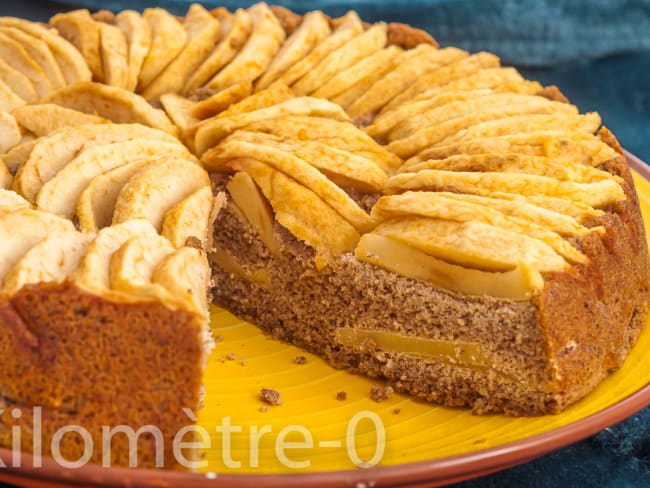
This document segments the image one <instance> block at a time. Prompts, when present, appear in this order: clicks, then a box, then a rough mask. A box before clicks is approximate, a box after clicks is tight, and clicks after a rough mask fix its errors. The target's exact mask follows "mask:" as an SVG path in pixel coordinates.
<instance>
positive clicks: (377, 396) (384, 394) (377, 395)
mask: <svg viewBox="0 0 650 488" xmlns="http://www.w3.org/2000/svg"><path fill="white" fill-rule="evenodd" d="M393 391H394V390H393V387H392V386H384V387H381V386H379V385H372V386H371V387H370V398H371V399H373V400H374V401H376V402H378V403H380V402H383V401H384V400H388V399H389V398H390V397H391V395H392V394H393Z"/></svg>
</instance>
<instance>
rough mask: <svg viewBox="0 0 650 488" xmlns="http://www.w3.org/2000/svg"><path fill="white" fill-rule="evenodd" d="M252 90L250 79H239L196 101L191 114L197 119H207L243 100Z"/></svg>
mask: <svg viewBox="0 0 650 488" xmlns="http://www.w3.org/2000/svg"><path fill="white" fill-rule="evenodd" d="M252 90H253V83H252V82H251V81H250V80H246V81H240V82H239V83H235V84H233V85H230V86H229V87H228V88H226V89H224V90H221V91H218V92H217V93H215V94H214V95H211V96H209V97H208V98H206V99H205V100H201V101H200V102H196V104H195V105H194V107H193V108H192V111H191V114H192V115H193V116H194V117H196V118H198V119H201V120H203V119H207V118H209V117H213V116H215V115H217V114H220V113H221V112H223V111H224V110H226V109H227V108H228V107H231V106H233V105H235V104H237V103H239V102H241V101H243V100H245V99H246V98H247V97H248V96H249V95H250V93H251V91H252Z"/></svg>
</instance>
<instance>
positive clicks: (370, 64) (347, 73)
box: [313, 46, 403, 100]
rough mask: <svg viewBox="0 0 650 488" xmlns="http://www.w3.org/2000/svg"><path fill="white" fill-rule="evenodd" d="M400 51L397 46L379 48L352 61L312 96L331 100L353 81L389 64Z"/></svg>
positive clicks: (355, 81)
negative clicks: (355, 61)
mask: <svg viewBox="0 0 650 488" xmlns="http://www.w3.org/2000/svg"><path fill="white" fill-rule="evenodd" d="M402 52H403V51H402V50H401V49H400V48H398V47H397V46H388V47H387V48H384V49H380V50H379V51H376V52H375V53H373V54H371V55H369V56H367V57H365V58H363V59H361V60H360V61H359V62H358V63H354V64H353V65H351V66H350V67H349V68H347V69H345V70H343V71H340V72H338V73H337V74H336V75H334V76H333V77H332V78H330V79H329V80H328V81H327V82H326V83H324V84H323V85H321V86H320V87H319V88H318V89H317V90H316V91H314V93H313V96H315V97H320V98H328V99H330V100H332V99H333V98H334V97H336V96H337V95H339V94H340V93H342V92H344V91H345V90H347V89H348V88H350V87H351V86H354V84H355V83H358V82H359V81H362V80H363V79H365V78H367V77H368V76H369V75H370V74H371V73H374V72H376V71H377V70H381V69H382V68H383V67H384V66H386V65H387V64H388V65H389V64H390V63H391V62H392V60H394V59H395V58H399V56H400V54H401V53H402Z"/></svg>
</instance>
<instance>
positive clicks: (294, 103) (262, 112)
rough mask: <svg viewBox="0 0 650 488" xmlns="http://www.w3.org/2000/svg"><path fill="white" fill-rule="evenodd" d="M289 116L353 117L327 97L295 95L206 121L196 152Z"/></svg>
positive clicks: (197, 140)
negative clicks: (249, 127) (250, 126)
mask: <svg viewBox="0 0 650 488" xmlns="http://www.w3.org/2000/svg"><path fill="white" fill-rule="evenodd" d="M286 115H311V116H313V117H329V118H332V119H334V120H339V121H346V120H349V117H348V116H347V114H346V113H345V112H344V111H343V109H342V108H341V107H339V106H338V105H336V104H334V103H332V102H328V101H327V100H323V99H320V98H311V97H298V98H292V99H291V100H286V101H284V102H281V103H278V104H276V105H273V106H271V107H266V108H262V109H259V110H254V111H252V112H246V113H242V114H235V115H233V116H231V117H213V118H212V119H209V120H207V121H205V122H203V123H202V124H201V125H200V127H199V129H198V130H197V131H196V137H195V139H194V143H195V147H196V151H197V153H198V154H203V153H204V152H206V151H207V150H208V149H210V148H212V147H214V146H216V145H217V144H218V143H219V142H220V141H221V140H222V139H223V138H225V137H226V136H227V135H229V134H231V133H232V132H234V131H235V130H237V129H240V128H242V127H245V126H246V125H248V124H251V123H253V122H257V121H259V120H265V119H274V118H277V117H280V116H286Z"/></svg>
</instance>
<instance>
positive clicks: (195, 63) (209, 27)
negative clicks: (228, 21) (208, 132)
mask: <svg viewBox="0 0 650 488" xmlns="http://www.w3.org/2000/svg"><path fill="white" fill-rule="evenodd" d="M183 29H185V31H186V32H187V42H186V44H185V46H184V47H183V49H182V50H181V51H180V52H179V53H178V55H177V56H176V57H175V58H174V59H173V60H172V61H171V62H170V63H169V64H168V65H167V66H166V67H165V69H164V70H163V71H162V72H161V73H160V74H159V75H158V76H157V77H156V78H155V79H154V80H153V81H152V82H151V83H150V84H149V85H148V86H147V87H146V88H145V89H144V90H143V91H142V96H143V97H144V98H146V99H147V100H158V99H159V98H160V96H161V95H163V94H165V93H177V92H179V91H180V90H181V88H183V86H184V85H185V82H186V81H187V79H188V77H189V76H190V75H191V74H192V73H193V72H194V71H195V70H196V69H197V68H198V67H199V66H200V65H201V63H202V62H203V60H204V59H205V58H206V57H207V56H208V55H209V54H210V53H211V52H212V50H213V49H214V46H215V44H216V43H217V41H218V40H219V37H220V36H221V25H220V24H219V22H218V21H217V20H215V19H214V18H213V17H212V16H211V15H210V12H208V11H207V10H206V9H205V8H203V7H202V6H201V5H199V4H198V3H193V4H192V5H190V8H189V9H188V11H187V14H186V15H185V19H184V20H183Z"/></svg>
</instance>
